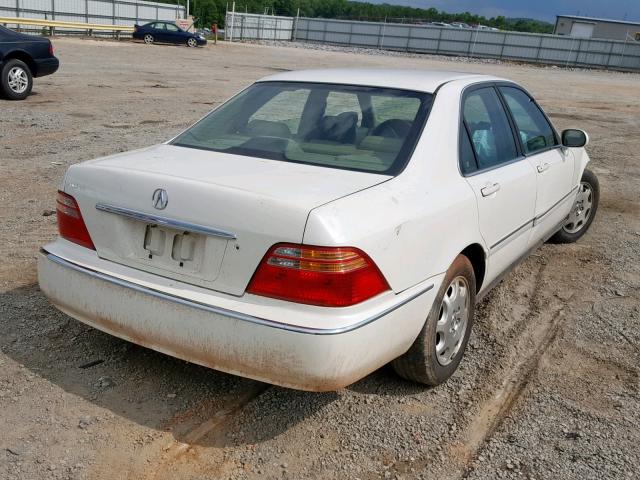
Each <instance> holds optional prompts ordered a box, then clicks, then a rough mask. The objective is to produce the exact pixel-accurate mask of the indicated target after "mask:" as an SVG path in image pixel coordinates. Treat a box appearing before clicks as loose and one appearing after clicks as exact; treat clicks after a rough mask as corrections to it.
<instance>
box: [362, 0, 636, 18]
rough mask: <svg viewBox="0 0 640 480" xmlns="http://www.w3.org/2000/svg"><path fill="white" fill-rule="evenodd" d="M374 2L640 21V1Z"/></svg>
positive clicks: (376, 0) (488, 14)
mask: <svg viewBox="0 0 640 480" xmlns="http://www.w3.org/2000/svg"><path fill="white" fill-rule="evenodd" d="M368 1H373V2H374V3H390V4H396V5H409V6H411V7H417V8H431V7H433V8H437V9H438V10H444V11H446V12H449V13H456V12H465V11H468V12H471V13H475V14H478V15H484V16H485V17H495V16H498V15H504V16H505V17H525V18H536V19H539V20H546V21H549V22H555V18H556V15H582V16H585V17H602V18H611V19H614V20H623V19H624V17H625V15H626V20H629V21H631V22H640V0H533V1H532V0H481V1H478V0H475V1H474V0H368Z"/></svg>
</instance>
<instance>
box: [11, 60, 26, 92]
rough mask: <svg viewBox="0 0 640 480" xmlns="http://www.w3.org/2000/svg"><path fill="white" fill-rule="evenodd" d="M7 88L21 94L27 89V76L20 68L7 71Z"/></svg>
mask: <svg viewBox="0 0 640 480" xmlns="http://www.w3.org/2000/svg"><path fill="white" fill-rule="evenodd" d="M8 84H9V88H10V89H11V91H12V92H14V93H17V94H22V93H24V92H26V91H27V88H29V75H27V72H26V71H25V70H24V69H23V68H22V67H13V68H12V69H11V70H9V82H8Z"/></svg>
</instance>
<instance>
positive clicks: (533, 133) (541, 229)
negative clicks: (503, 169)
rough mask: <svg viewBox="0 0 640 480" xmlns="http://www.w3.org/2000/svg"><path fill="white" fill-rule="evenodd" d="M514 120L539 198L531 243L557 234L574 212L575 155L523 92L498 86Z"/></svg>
mask: <svg viewBox="0 0 640 480" xmlns="http://www.w3.org/2000/svg"><path fill="white" fill-rule="evenodd" d="M498 90H499V91H500V93H501V94H502V97H503V98H504V100H505V103H506V105H507V109H508V111H509V113H510V114H511V117H512V119H513V124H514V126H515V128H516V132H517V136H518V140H519V142H520V147H521V149H522V152H523V154H524V155H525V156H526V158H527V161H528V162H529V163H530V164H531V166H532V167H533V168H534V169H535V171H536V184H537V192H538V193H537V198H536V208H535V218H534V222H533V223H534V224H533V230H532V234H531V239H530V243H531V244H535V243H538V242H540V241H542V240H546V238H547V237H548V236H549V235H551V234H553V233H555V232H556V230H558V228H559V226H560V224H561V223H562V221H563V220H564V219H565V218H566V216H567V215H568V213H569V210H570V209H571V205H572V202H573V196H572V195H571V193H575V188H574V187H575V186H574V185H572V183H573V169H574V158H573V154H572V153H571V152H570V151H569V150H568V149H564V148H562V146H561V145H560V141H559V139H558V136H557V135H556V133H555V131H554V129H553V127H552V126H551V124H550V123H549V120H547V117H546V116H545V115H544V113H543V112H542V110H541V109H540V107H539V106H538V105H537V104H536V102H535V101H534V100H533V98H531V96H529V94H527V93H526V92H525V91H524V90H522V89H520V88H518V87H516V86H504V85H503V86H499V87H498Z"/></svg>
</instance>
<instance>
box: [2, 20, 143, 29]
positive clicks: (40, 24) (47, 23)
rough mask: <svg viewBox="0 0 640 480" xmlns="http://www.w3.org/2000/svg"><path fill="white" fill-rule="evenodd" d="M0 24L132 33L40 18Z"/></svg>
mask: <svg viewBox="0 0 640 480" xmlns="http://www.w3.org/2000/svg"><path fill="white" fill-rule="evenodd" d="M0 23H1V24H5V25H25V26H37V27H49V28H51V29H54V28H56V27H57V28H67V29H72V30H86V31H88V32H90V33H91V32H92V31H94V30H95V31H111V32H129V33H131V32H133V27H129V26H124V25H103V24H99V23H82V22H61V21H58V20H45V19H40V18H24V17H0Z"/></svg>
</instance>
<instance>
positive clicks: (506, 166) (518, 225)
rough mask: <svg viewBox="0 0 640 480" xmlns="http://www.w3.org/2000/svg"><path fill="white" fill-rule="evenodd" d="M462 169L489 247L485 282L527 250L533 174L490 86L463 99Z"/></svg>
mask: <svg viewBox="0 0 640 480" xmlns="http://www.w3.org/2000/svg"><path fill="white" fill-rule="evenodd" d="M461 111H462V121H461V125H460V170H461V172H462V174H463V175H464V176H465V177H466V180H467V182H468V183H469V185H470V186H471V188H472V189H473V191H474V193H475V196H476V202H477V206H478V219H479V227H480V232H481V234H482V237H483V238H484V241H485V243H486V246H487V248H488V250H489V254H488V262H487V274H486V281H485V284H486V285H488V284H489V283H491V281H492V280H493V279H495V278H496V277H497V276H498V275H500V273H502V272H503V271H505V270H507V269H508V268H509V267H510V266H511V265H512V264H513V263H514V262H515V261H516V260H518V259H519V258H520V257H521V256H522V255H523V254H524V253H525V252H526V251H527V246H528V244H529V236H530V234H531V225H532V223H533V216H534V210H535V203H536V173H535V169H534V168H533V167H532V166H531V164H530V163H529V162H528V161H527V160H526V159H525V158H524V157H523V156H522V155H521V153H520V151H519V149H518V146H517V142H516V139H515V135H514V131H513V129H512V126H511V123H510V120H509V117H508V115H507V112H506V110H505V107H504V104H503V102H502V100H501V99H500V97H499V94H498V92H497V90H496V89H495V88H494V86H493V85H487V84H484V85H480V86H476V87H473V88H472V89H467V90H466V91H465V93H464V95H463V98H462V109H461Z"/></svg>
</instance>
